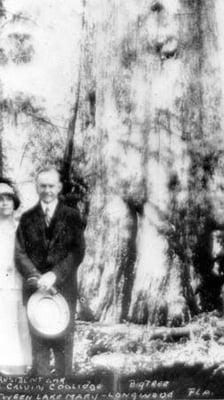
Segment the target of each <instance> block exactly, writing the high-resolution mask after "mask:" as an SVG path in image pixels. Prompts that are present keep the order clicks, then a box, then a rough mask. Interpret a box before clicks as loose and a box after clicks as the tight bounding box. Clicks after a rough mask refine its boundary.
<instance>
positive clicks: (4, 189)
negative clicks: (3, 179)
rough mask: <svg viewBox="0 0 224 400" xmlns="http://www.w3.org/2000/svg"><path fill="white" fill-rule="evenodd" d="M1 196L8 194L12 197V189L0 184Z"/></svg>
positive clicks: (5, 184)
mask: <svg viewBox="0 0 224 400" xmlns="http://www.w3.org/2000/svg"><path fill="white" fill-rule="evenodd" d="M1 194H10V195H12V196H14V195H15V193H14V190H13V188H12V187H11V186H9V185H8V184H7V183H0V195H1Z"/></svg>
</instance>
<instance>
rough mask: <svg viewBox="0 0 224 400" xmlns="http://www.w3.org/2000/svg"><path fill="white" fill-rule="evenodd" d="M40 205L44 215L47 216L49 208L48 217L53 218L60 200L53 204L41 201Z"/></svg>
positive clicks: (54, 201)
mask: <svg viewBox="0 0 224 400" xmlns="http://www.w3.org/2000/svg"><path fill="white" fill-rule="evenodd" d="M40 204H41V207H42V210H43V212H44V215H45V214H46V209H47V208H48V210H49V212H48V215H49V216H50V218H52V217H53V215H54V213H55V210H56V207H57V205H58V199H55V200H53V201H52V202H51V203H44V202H43V201H41V202H40Z"/></svg>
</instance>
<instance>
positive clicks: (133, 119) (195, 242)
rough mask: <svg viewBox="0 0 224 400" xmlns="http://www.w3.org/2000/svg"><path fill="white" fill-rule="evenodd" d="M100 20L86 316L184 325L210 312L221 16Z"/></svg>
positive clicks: (192, 8) (84, 279) (150, 7)
mask: <svg viewBox="0 0 224 400" xmlns="http://www.w3.org/2000/svg"><path fill="white" fill-rule="evenodd" d="M87 8H88V4H87ZM101 11H102V14H101V15H100V17H99V21H97V22H96V26H97V28H96V29H95V49H94V51H95V54H94V57H93V62H92V70H93V71H94V74H95V76H94V79H95V87H96V89H95V90H96V114H95V127H94V129H95V131H96V132H97V140H98V143H97V152H96V153H95V157H97V160H98V162H97V166H98V172H99V174H98V179H97V182H96V185H95V188H94V190H93V194H92V197H91V202H90V216H89V221H88V226H87V231H86V243H87V249H86V257H85V259H84V262H83V264H82V266H81V267H80V270H79V289H80V296H81V299H82V301H81V306H80V315H81V316H82V317H84V318H85V316H86V318H89V319H91V318H93V319H96V320H100V321H111V320H113V321H114V322H119V321H122V320H124V319H128V320H130V321H133V322H136V323H149V324H157V325H181V324H182V323H185V322H187V321H189V319H190V318H191V316H192V315H193V314H194V313H196V312H197V311H198V310H199V309H200V307H201V304H202V303H203V301H202V300H201V295H200V296H199V297H200V301H199V300H198V298H197V296H195V293H194V292H195V287H194V282H195V280H199V281H201V279H202V276H203V275H204V270H203V268H204V259H203V251H204V250H205V244H204V245H203V246H204V247H203V246H201V240H202V239H201V238H202V236H203V234H204V232H205V229H206V228H205V227H206V221H207V219H208V217H209V212H210V213H212V212H211V211H210V208H209V207H211V208H212V204H211V201H210V202H209V195H210V187H211V186H210V182H211V181H212V179H213V176H214V174H215V171H216V170H217V168H218V167H217V165H218V163H219V160H220V159H221V153H222V151H223V139H222V135H221V99H222V94H221V90H220V79H221V77H220V61H219V60H218V47H217V46H218V44H217V43H218V42H217V21H216V18H217V9H216V5H215V2H214V1H211V0H206V1H204V2H202V1H181V0H177V1H168V0H167V1H165V0H164V1H157V2H154V1H153V2H152V1H149V2H147V3H146V2H144V1H140V2H139V1H138V2H137V1H134V0H133V1H131V3H130V4H128V5H127V3H124V2H121V1H116V2H115V1H114V2H111V1H106V3H105V7H104V8H103V9H102V10H101ZM94 59H95V61H94ZM84 79H85V73H84ZM87 90H88V89H87ZM199 248H200V249H201V250H200V251H201V252H202V255H201V256H200V257H198V254H199V253H200V251H199ZM209 268H210V265H209V266H208V270H209ZM208 277H210V275H209V272H208ZM217 296H218V292H217ZM202 307H203V305H202Z"/></svg>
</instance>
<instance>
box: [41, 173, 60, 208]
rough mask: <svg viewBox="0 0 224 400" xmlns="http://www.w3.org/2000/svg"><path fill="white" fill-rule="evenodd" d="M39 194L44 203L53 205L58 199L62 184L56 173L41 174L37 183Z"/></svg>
mask: <svg viewBox="0 0 224 400" xmlns="http://www.w3.org/2000/svg"><path fill="white" fill-rule="evenodd" d="M36 188H37V193H38V195H39V199H40V200H41V201H43V202H44V203H47V204H49V203H51V202H52V201H54V200H55V199H57V197H58V195H59V193H60V191H61V189H62V184H61V182H60V180H59V176H58V174H57V172H56V171H46V172H41V173H40V174H39V176H38V177H37V182H36Z"/></svg>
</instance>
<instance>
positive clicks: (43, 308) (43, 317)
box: [27, 290, 71, 338]
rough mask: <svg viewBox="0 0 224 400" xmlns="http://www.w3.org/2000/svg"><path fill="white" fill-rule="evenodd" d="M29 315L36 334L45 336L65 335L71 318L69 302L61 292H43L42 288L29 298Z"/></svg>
mask: <svg viewBox="0 0 224 400" xmlns="http://www.w3.org/2000/svg"><path fill="white" fill-rule="evenodd" d="M27 315H28V319H29V322H30V325H31V327H32V329H33V331H34V332H35V333H36V335H38V336H42V337H45V338H56V337H59V336H62V335H64V334H65V332H66V331H67V328H68V326H69V322H70V318H71V315H70V310H69V306H68V303H67V301H66V300H65V298H64V297H63V296H62V295H61V294H60V293H56V294H50V293H43V292H41V291H40V290H37V291H36V292H35V293H34V294H32V296H31V297H30V298H29V300H28V304H27ZM49 315H51V318H50V319H49Z"/></svg>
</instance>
